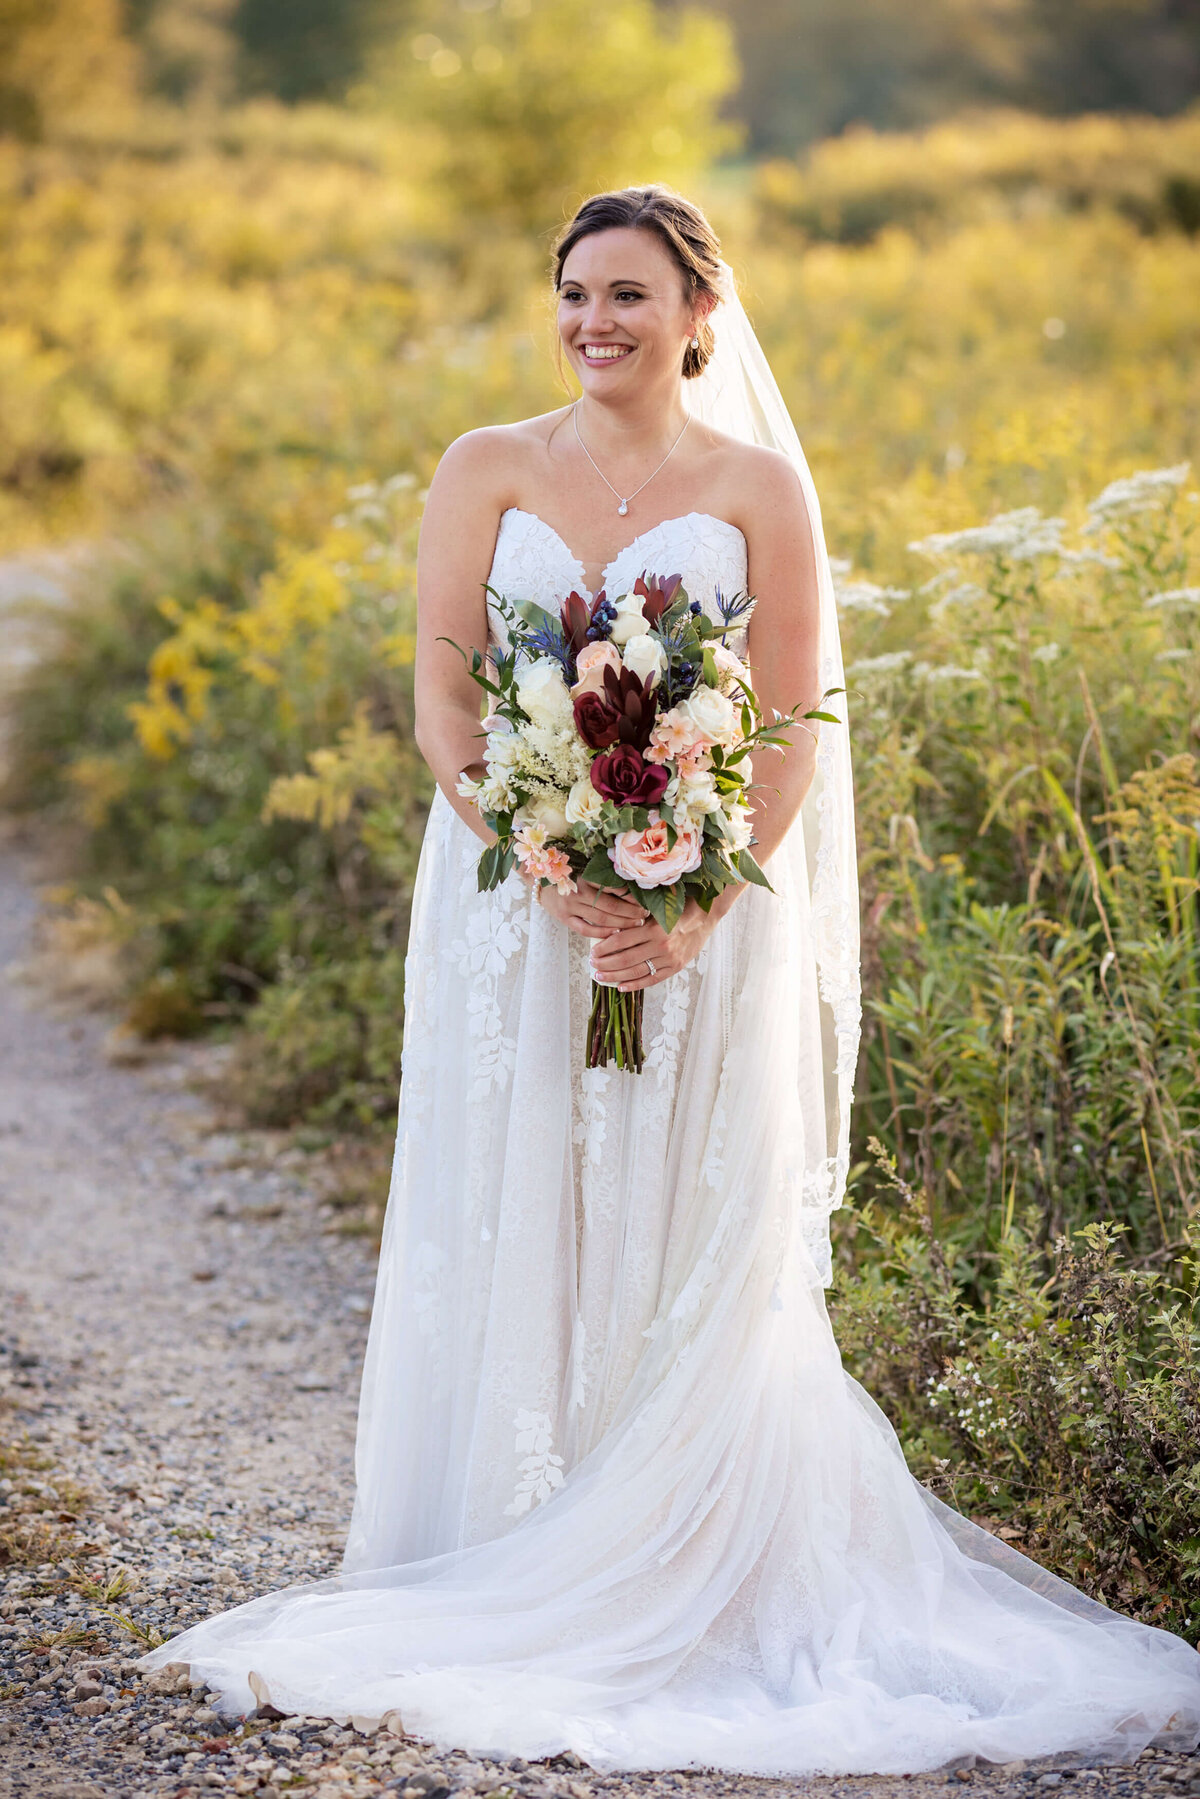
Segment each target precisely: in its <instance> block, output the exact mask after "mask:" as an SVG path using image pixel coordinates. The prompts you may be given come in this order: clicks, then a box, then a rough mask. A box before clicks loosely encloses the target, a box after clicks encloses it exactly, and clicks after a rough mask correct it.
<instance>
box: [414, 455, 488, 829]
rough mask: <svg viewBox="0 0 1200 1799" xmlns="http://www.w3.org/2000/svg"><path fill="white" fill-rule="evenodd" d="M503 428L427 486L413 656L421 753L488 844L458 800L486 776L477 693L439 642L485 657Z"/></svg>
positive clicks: (449, 458) (476, 818)
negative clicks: (466, 774)
mask: <svg viewBox="0 0 1200 1799" xmlns="http://www.w3.org/2000/svg"><path fill="white" fill-rule="evenodd" d="M502 435H503V433H502V431H501V430H500V429H495V428H485V429H483V430H479V431H469V432H468V433H467V434H466V436H465V437H460V438H458V439H457V441H456V442H454V443H452V444H451V445H450V448H449V449H448V450H447V451H446V453H445V455H444V456H443V457H442V460H441V461H440V462H439V463H438V466H437V473H436V474H435V475H434V477H433V481H432V482H431V484H430V488H429V496H428V498H427V500H426V502H425V513H424V516H423V518H422V520H421V536H420V541H419V543H418V546H417V653H416V667H415V669H414V671H413V686H414V697H415V704H416V739H417V748H418V749H419V750H420V752H421V754H422V756H424V758H425V760H426V762H427V763H428V764H429V767H430V769H431V770H432V772H433V776H434V779H435V780H436V781H437V784H438V786H439V787H440V788H441V790H442V792H443V793H444V794H445V796H446V798H447V800H448V801H449V802H450V804H451V805H452V806H453V808H454V810H455V811H456V812H457V813H458V816H459V817H460V818H461V819H462V821H463V823H464V824H467V825H469V826H470V828H471V830H472V831H474V833H475V835H476V836H477V837H478V838H480V839H481V841H482V842H484V843H494V842H495V841H496V833H495V832H494V831H493V830H492V829H491V827H490V825H487V824H485V823H484V821H483V819H482V818H481V817H480V815H479V811H478V809H477V808H476V807H475V806H473V805H472V804H471V802H470V801H469V800H465V799H464V798H463V797H462V795H461V794H459V793H457V792H456V791H455V787H456V783H457V781H458V777H459V775H460V774H461V773H462V771H463V770H464V769H469V770H470V772H471V773H472V774H473V775H475V776H479V775H482V773H483V772H484V767H483V733H482V728H481V724H480V705H479V695H480V689H479V687H478V686H477V685H476V683H475V682H474V681H473V680H472V678H471V676H470V674H469V672H468V669H467V665H466V664H465V663H464V661H463V659H462V657H461V656H460V655H459V653H458V651H457V650H455V649H452V648H451V646H450V644H448V643H439V642H438V639H439V638H440V637H449V638H451V639H452V640H453V642H454V643H457V644H461V645H462V647H463V649H464V650H466V652H467V654H468V656H469V655H470V652H471V649H472V647H474V648H475V649H477V650H478V651H479V653H480V655H485V654H486V653H487V604H486V595H485V593H484V584H485V582H486V581H487V578H488V573H489V571H490V569H491V566H492V557H493V554H494V552H495V548H496V532H497V529H498V526H499V520H500V513H501V512H502V511H503V509H504V504H506V501H505V500H504V496H503V495H502V494H501V493H500V492H499V490H498V484H497V481H496V476H495V470H496V469H497V468H498V467H499V466H502V464H501V460H500V455H499V449H500V445H499V443H498V441H497V440H498V439H500V438H501V437H502Z"/></svg>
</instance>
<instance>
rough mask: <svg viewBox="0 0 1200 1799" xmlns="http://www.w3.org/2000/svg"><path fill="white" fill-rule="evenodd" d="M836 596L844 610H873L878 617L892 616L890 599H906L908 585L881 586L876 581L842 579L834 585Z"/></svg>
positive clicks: (840, 607)
mask: <svg viewBox="0 0 1200 1799" xmlns="http://www.w3.org/2000/svg"><path fill="white" fill-rule="evenodd" d="M834 598H835V599H836V600H837V603H838V608H839V610H840V611H842V612H873V613H874V614H875V615H876V617H877V618H890V617H891V616H892V609H891V607H890V606H889V605H888V601H889V600H906V599H907V598H908V589H907V587H880V586H878V585H877V583H876V582H874V581H842V582H839V583H837V585H836V586H835V587H834Z"/></svg>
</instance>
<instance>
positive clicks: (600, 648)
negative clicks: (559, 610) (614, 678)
mask: <svg viewBox="0 0 1200 1799" xmlns="http://www.w3.org/2000/svg"><path fill="white" fill-rule="evenodd" d="M620 666H621V655H620V651H619V650H617V649H616V648H614V646H613V645H612V644H611V643H585V644H584V646H583V648H582V649H581V650H580V652H579V654H578V656H576V658H575V670H576V673H577V674H578V676H579V679H578V680H577V681H576V683H575V685H574V687H572V689H571V698H572V699H573V700H574V699H577V698H578V697H579V695H580V694H581V693H603V692H604V671H605V669H606V668H612V669H619V668H620Z"/></svg>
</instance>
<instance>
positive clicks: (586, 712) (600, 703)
mask: <svg viewBox="0 0 1200 1799" xmlns="http://www.w3.org/2000/svg"><path fill="white" fill-rule="evenodd" d="M573 704H574V707H575V729H576V730H577V731H578V732H579V735H580V736H581V737H582V738H583V741H584V742H585V743H586V744H587V745H588V747H589V749H593V750H606V749H607V748H608V746H609V744H610V743H615V742H616V741H617V738H618V736H619V735H620V730H621V715H620V713H619V712H618V711H617V709H616V707H615V706H613V705H612V704H611V703H610V702H609V700H608V699H607V698H606V697H605V696H604V694H602V693H577V694H576V695H575V699H574V701H573Z"/></svg>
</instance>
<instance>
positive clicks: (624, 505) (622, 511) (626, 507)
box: [617, 500, 629, 518]
mask: <svg viewBox="0 0 1200 1799" xmlns="http://www.w3.org/2000/svg"><path fill="white" fill-rule="evenodd" d="M617 511H618V512H619V513H620V514H621V517H622V518H624V517H625V514H626V513H627V512H628V511H629V501H628V500H622V501H621V504H620V505H619V506H618V507H617Z"/></svg>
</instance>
